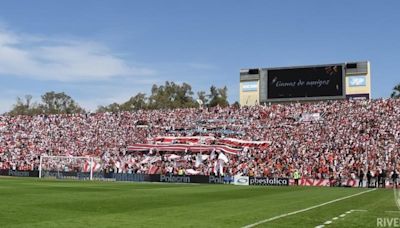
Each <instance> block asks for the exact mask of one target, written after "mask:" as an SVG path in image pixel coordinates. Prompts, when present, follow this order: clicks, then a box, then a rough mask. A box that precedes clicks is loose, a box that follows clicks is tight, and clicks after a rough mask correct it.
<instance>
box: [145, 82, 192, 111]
mask: <svg viewBox="0 0 400 228" xmlns="http://www.w3.org/2000/svg"><path fill="white" fill-rule="evenodd" d="M192 96H193V91H192V87H191V86H190V85H189V84H187V83H182V85H179V84H175V83H174V82H169V81H166V82H165V84H164V85H161V86H157V85H153V87H152V89H151V95H150V97H149V108H151V109H165V108H190V107H196V102H195V100H194V99H193V97H192Z"/></svg>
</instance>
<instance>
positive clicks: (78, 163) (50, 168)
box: [39, 155, 100, 180]
mask: <svg viewBox="0 0 400 228" xmlns="http://www.w3.org/2000/svg"><path fill="white" fill-rule="evenodd" d="M98 161H99V159H98V158H93V157H71V156H48V155H42V156H40V161H39V178H44V177H55V178H67V177H75V178H79V176H78V175H79V174H86V175H87V174H89V176H88V177H89V180H93V173H94V172H95V171H96V170H98V169H99V168H100V163H99V162H98ZM74 175H75V176H74Z"/></svg>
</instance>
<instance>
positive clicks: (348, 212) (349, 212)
mask: <svg viewBox="0 0 400 228" xmlns="http://www.w3.org/2000/svg"><path fill="white" fill-rule="evenodd" d="M366 211H367V210H350V211H346V212H345V213H343V214H341V215H339V217H341V218H344V216H346V215H349V214H351V213H353V212H366ZM338 219H339V218H338V217H334V218H332V221H334V220H338ZM332 221H331V220H328V221H326V222H325V223H324V224H322V225H319V226H316V227H315V228H322V227H324V226H325V225H329V224H331V223H332Z"/></svg>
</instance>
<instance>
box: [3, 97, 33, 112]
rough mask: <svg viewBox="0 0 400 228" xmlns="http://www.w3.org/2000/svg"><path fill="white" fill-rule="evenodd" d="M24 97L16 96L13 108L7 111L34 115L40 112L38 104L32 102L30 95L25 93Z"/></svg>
mask: <svg viewBox="0 0 400 228" xmlns="http://www.w3.org/2000/svg"><path fill="white" fill-rule="evenodd" d="M24 98H25V99H22V98H20V97H17V103H16V104H14V106H13V109H12V110H11V111H10V112H9V113H8V114H9V115H13V116H15V115H35V114H38V113H39V112H40V111H39V109H38V104H37V103H33V102H32V98H33V97H32V95H25V97H24Z"/></svg>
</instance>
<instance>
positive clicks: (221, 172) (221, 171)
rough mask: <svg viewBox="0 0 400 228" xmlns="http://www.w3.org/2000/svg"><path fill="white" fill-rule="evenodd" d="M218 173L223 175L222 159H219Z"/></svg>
mask: <svg viewBox="0 0 400 228" xmlns="http://www.w3.org/2000/svg"><path fill="white" fill-rule="evenodd" d="M218 163H219V174H220V175H221V176H223V175H224V161H223V160H219V162H218Z"/></svg>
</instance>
